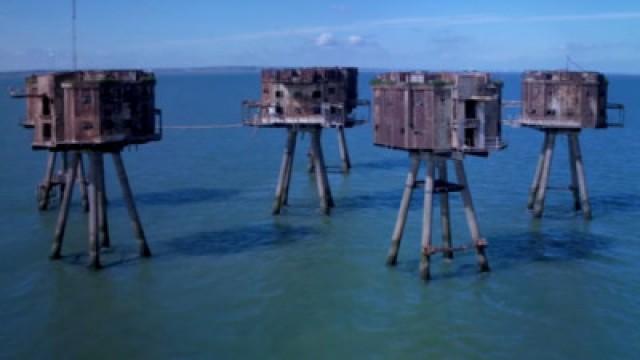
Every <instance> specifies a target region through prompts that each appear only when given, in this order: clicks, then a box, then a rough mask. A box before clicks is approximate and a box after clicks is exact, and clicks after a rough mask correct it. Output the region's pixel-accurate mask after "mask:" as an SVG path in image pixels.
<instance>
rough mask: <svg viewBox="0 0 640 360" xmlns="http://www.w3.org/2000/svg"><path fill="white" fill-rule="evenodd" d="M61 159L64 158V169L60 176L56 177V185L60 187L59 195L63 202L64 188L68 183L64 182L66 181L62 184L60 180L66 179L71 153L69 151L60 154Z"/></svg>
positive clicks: (61, 170)
mask: <svg viewBox="0 0 640 360" xmlns="http://www.w3.org/2000/svg"><path fill="white" fill-rule="evenodd" d="M60 157H61V158H62V168H61V169H60V170H59V171H58V176H56V182H55V184H56V185H58V189H59V194H58V196H60V201H62V197H63V196H64V187H65V185H66V183H65V182H64V180H63V181H62V182H60V179H64V178H65V176H66V175H65V174H66V173H67V170H68V169H69V152H68V151H63V152H62V153H61V154H60Z"/></svg>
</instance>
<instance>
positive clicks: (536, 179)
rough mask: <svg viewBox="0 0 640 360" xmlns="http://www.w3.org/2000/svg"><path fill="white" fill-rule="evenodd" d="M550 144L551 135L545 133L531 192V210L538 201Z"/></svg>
mask: <svg viewBox="0 0 640 360" xmlns="http://www.w3.org/2000/svg"><path fill="white" fill-rule="evenodd" d="M548 143H549V134H548V133H547V132H545V133H544V141H543V143H542V149H541V150H540V155H539V157H538V165H537V166H536V173H535V175H534V176H533V183H532V184H531V189H530V190H529V201H528V202H527V208H529V209H533V204H534V203H535V201H536V195H537V194H538V189H539V188H540V177H541V175H542V168H543V166H544V160H545V151H546V150H547V144H548Z"/></svg>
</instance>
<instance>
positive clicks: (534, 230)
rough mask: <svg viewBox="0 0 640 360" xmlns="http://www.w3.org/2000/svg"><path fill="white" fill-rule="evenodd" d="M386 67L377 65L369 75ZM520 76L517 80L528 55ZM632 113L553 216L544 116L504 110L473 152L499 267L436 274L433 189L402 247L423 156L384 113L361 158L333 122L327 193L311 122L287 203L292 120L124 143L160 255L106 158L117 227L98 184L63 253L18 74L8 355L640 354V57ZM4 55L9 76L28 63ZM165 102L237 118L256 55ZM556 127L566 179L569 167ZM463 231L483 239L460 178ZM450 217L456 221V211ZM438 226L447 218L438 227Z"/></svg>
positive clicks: (211, 119)
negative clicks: (429, 212)
mask: <svg viewBox="0 0 640 360" xmlns="http://www.w3.org/2000/svg"><path fill="white" fill-rule="evenodd" d="M371 76H372V74H363V75H361V93H362V96H364V97H368V96H369V91H368V89H367V88H368V81H369V79H370V78H371ZM500 76H501V77H502V78H503V79H504V80H505V86H506V88H505V98H507V99H517V98H518V95H519V77H518V76H517V75H510V74H507V75H500ZM610 80H611V85H610V90H611V100H612V101H616V102H623V103H625V104H626V106H627V119H628V121H627V126H626V128H624V129H611V130H606V131H595V130H593V131H586V132H585V133H584V135H583V136H582V146H583V153H584V159H585V164H586V171H587V182H588V186H589V191H590V194H591V197H592V207H593V212H594V220H593V221H591V222H585V221H584V220H583V218H582V217H581V215H580V214H576V213H574V212H573V211H572V199H571V194H570V193H569V192H566V191H562V192H560V191H551V192H550V193H549V194H548V198H547V206H546V212H545V216H544V218H543V219H542V220H533V219H532V217H531V216H530V214H529V213H528V211H527V210H526V200H527V191H528V188H529V185H530V182H531V178H532V176H533V172H534V167H535V161H536V158H537V153H538V151H539V148H540V146H541V141H542V135H541V134H539V133H537V132H535V131H532V130H526V129H512V128H506V129H505V130H504V133H505V135H506V137H507V140H508V142H509V144H510V145H509V148H508V149H507V150H506V151H504V152H501V153H499V154H496V155H495V156H492V157H490V158H489V159H476V158H469V159H468V160H467V161H466V164H467V172H468V176H469V181H470V184H471V189H472V192H473V196H474V201H475V204H476V208H477V211H478V215H479V221H480V227H481V231H482V233H483V235H484V236H485V237H486V238H487V240H488V241H489V245H490V247H489V249H488V256H489V261H490V263H491V266H492V270H493V271H492V272H491V273H489V274H478V273H476V264H475V258H474V255H473V254H471V253H469V254H461V255H459V256H457V257H456V259H455V261H454V262H452V263H445V262H443V261H441V260H440V259H437V260H436V261H435V264H434V267H433V269H432V275H433V281H432V282H430V283H428V284H425V283H423V282H421V281H420V280H419V278H418V273H417V269H418V262H419V243H420V228H421V217H422V216H421V199H422V196H421V195H422V194H421V192H417V193H416V195H415V197H414V203H413V206H412V209H411V212H410V216H409V221H408V224H407V231H406V233H405V238H404V241H403V244H402V248H401V251H400V257H399V265H398V267H397V268H388V267H386V266H385V265H384V261H385V257H386V253H387V249H388V245H389V241H390V236H391V232H392V230H393V224H394V222H395V217H396V213H397V208H398V206H399V203H400V197H401V193H402V189H403V184H404V180H405V176H406V171H407V167H408V159H407V156H406V154H404V153H402V152H396V151H391V150H385V149H380V148H376V147H373V146H372V145H371V142H372V130H371V128H370V126H369V125H367V126H364V127H360V128H357V129H353V130H350V131H349V132H348V134H347V137H348V141H349V146H350V149H351V155H352V160H353V165H354V168H353V170H352V172H351V174H349V175H348V176H343V175H342V174H341V173H340V172H339V171H338V166H339V157H338V149H337V146H336V141H335V140H336V133H335V132H334V131H327V132H326V133H325V136H324V143H325V156H326V158H327V162H328V165H329V166H330V174H329V180H330V182H331V185H332V189H333V193H334V198H335V201H336V204H337V207H336V208H335V210H334V211H333V213H332V215H331V216H330V217H324V216H321V215H320V214H319V211H318V209H317V207H318V201H317V198H316V193H315V187H314V186H315V185H314V181H313V178H312V177H311V176H309V174H307V173H306V157H305V156H303V151H302V150H305V149H306V147H307V146H308V141H309V139H308V138H305V139H304V140H302V142H301V143H300V144H299V146H300V148H301V149H302V150H301V151H300V152H299V153H298V155H297V157H296V160H295V161H296V164H295V166H296V167H295V169H294V177H293V180H292V181H293V183H292V188H291V191H292V192H291V196H290V204H291V206H290V207H289V208H287V209H286V210H285V211H284V213H283V215H281V216H278V217H273V216H271V215H270V210H271V204H272V200H273V195H274V187H275V182H276V180H277V173H278V169H279V162H280V156H281V152H282V148H283V146H284V140H285V134H284V132H283V131H280V130H269V129H264V130H257V131H256V130H254V129H248V128H228V129H204V130H202V129H201V130H180V129H167V130H166V131H165V138H164V139H163V141H162V142H160V143H155V144H150V145H147V146H141V147H140V148H139V150H138V151H131V152H127V153H125V154H124V160H125V163H126V165H127V167H128V170H129V174H130V178H131V183H132V186H133V189H134V193H135V195H136V200H137V204H138V207H139V210H140V213H141V217H142V221H143V224H144V226H145V230H146V232H147V235H148V238H149V243H150V246H151V249H152V251H153V252H154V257H153V258H152V259H150V260H140V259H138V257H137V256H136V244H135V241H134V239H133V234H132V231H131V229H130V225H129V222H128V219H127V216H126V209H125V207H124V203H123V201H122V197H121V194H120V192H119V190H118V188H117V186H116V185H117V184H116V182H115V174H114V171H113V167H112V164H111V162H110V161H108V162H107V171H108V173H107V186H108V188H109V191H110V196H109V198H110V205H111V207H110V225H111V233H112V242H113V245H114V248H113V249H112V250H110V251H109V252H108V253H106V254H105V255H104V258H103V262H104V264H105V265H106V268H105V269H104V270H103V271H101V272H98V273H94V272H91V271H89V270H87V269H86V268H85V264H86V261H87V256H86V249H87V242H86V216H85V215H84V214H83V213H82V212H81V211H80V208H79V203H78V201H77V200H78V199H77V196H76V199H75V201H74V204H73V208H72V212H71V223H70V226H69V228H68V232H67V236H66V239H65V244H64V249H63V254H64V255H65V258H64V259H63V260H62V261H60V262H50V261H49V260H48V258H47V255H48V251H49V248H50V241H51V238H52V235H53V226H54V222H55V218H56V211H48V212H38V211H37V210H36V203H35V197H34V190H35V186H36V183H37V182H38V181H39V180H40V178H41V176H42V175H43V172H44V163H45V154H44V153H40V152H32V151H31V150H30V147H29V141H30V133H29V132H28V131H25V130H24V129H21V128H19V127H18V126H17V125H16V124H17V122H18V120H19V118H20V117H21V116H23V113H24V104H23V103H22V102H20V101H16V100H11V99H8V98H7V97H5V96H0V120H1V121H0V185H1V186H0V245H1V246H2V250H1V252H0V322H1V323H2V326H0V358H87V357H90V356H91V357H92V358H98V359H99V358H127V357H143V356H144V357H149V358H189V357H193V358H220V359H224V358H253V359H256V358H292V359H298V358H391V359H400V358H420V359H424V358H427V356H428V357H429V358H465V359H475V358H478V359H480V358H490V359H513V358H522V359H538V358H545V359H564V358H575V359H602V358H637V353H638V351H639V350H640V325H639V324H640V281H639V279H640V266H639V265H638V263H639V261H640V222H639V219H640V217H639V216H640V183H639V182H638V179H639V177H640V165H639V162H638V156H639V155H640V141H638V135H637V134H638V130H640V123H638V121H637V119H638V117H639V114H640V102H639V101H638V99H637V95H636V94H637V92H636V91H635V90H636V89H637V88H638V87H640V77H634V76H611V78H610ZM21 83H22V79H21V78H20V77H16V76H12V75H3V76H1V77H0V89H6V88H7V87H8V86H10V85H14V86H15V85H20V84H21ZM157 90H158V106H159V107H161V108H162V109H163V110H164V115H165V124H167V125H193V124H212V123H220V124H222V123H225V124H226V123H234V122H238V121H239V119H240V106H239V104H240V101H241V100H242V99H245V98H252V97H253V98H255V97H257V95H258V92H259V78H258V75H257V74H253V73H247V74H242V73H239V74H226V75H207V74H160V75H159V83H158V89H157ZM566 147H567V146H566V140H565V139H560V140H559V141H558V147H557V150H558V151H557V153H556V156H555V158H554V163H553V173H552V178H551V185H553V186H566V185H567V181H568V179H569V172H568V167H567V166H566V164H567V152H566ZM452 198H453V203H452V215H453V237H454V242H457V243H458V244H460V243H466V242H468V241H469V237H468V232H467V228H466V225H465V222H464V216H463V213H462V210H461V208H460V205H461V201H460V199H459V197H458V196H456V195H454V196H452ZM435 224H438V222H437V221H436V222H435ZM439 239H440V231H439V228H438V227H437V226H436V230H435V233H434V240H435V242H436V243H439Z"/></svg>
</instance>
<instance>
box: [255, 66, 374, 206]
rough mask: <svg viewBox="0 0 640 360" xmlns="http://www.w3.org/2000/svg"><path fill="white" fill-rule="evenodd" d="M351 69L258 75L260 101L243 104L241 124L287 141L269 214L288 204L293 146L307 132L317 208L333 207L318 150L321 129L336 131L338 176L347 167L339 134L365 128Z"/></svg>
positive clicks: (355, 72)
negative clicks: (283, 135)
mask: <svg viewBox="0 0 640 360" xmlns="http://www.w3.org/2000/svg"><path fill="white" fill-rule="evenodd" d="M357 85H358V70H357V69H356V68H295V69H290V68H287V69H265V70H263V71H262V96H261V99H260V100H259V101H245V102H243V109H244V123H245V125H247V126H253V127H259V128H284V129H286V130H287V142H286V146H285V149H284V155H283V158H282V166H281V168H280V175H279V177H278V184H277V186H276V196H275V200H274V204H273V213H274V214H279V213H280V211H281V209H282V207H283V206H284V205H287V202H288V194H289V186H290V183H291V174H292V170H293V160H294V155H295V150H296V142H297V138H298V134H299V133H305V132H306V133H309V134H310V138H311V147H310V150H309V158H310V161H311V166H310V170H311V171H314V172H315V177H316V183H317V189H318V195H319V197H320V207H321V209H322V212H323V213H324V214H329V212H330V209H331V208H332V207H334V201H333V197H332V195H331V187H330V184H329V181H328V177H327V170H326V166H325V161H324V155H323V151H322V142H321V135H322V130H323V129H324V128H336V129H337V131H338V144H339V149H340V156H341V160H342V168H343V171H345V172H347V171H348V170H349V168H350V167H351V162H350V158H349V152H348V148H347V143H346V139H345V134H344V129H345V128H351V127H353V126H356V125H359V124H362V123H364V122H365V121H364V120H358V119H355V118H354V117H353V116H352V113H353V111H354V110H355V109H356V108H357V107H358V106H360V105H368V103H367V102H366V101H361V100H358V90H357Z"/></svg>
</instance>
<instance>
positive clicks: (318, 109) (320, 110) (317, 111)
mask: <svg viewBox="0 0 640 360" xmlns="http://www.w3.org/2000/svg"><path fill="white" fill-rule="evenodd" d="M313 113H314V114H315V115H320V114H322V109H321V108H320V106H316V107H314V108H313Z"/></svg>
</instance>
